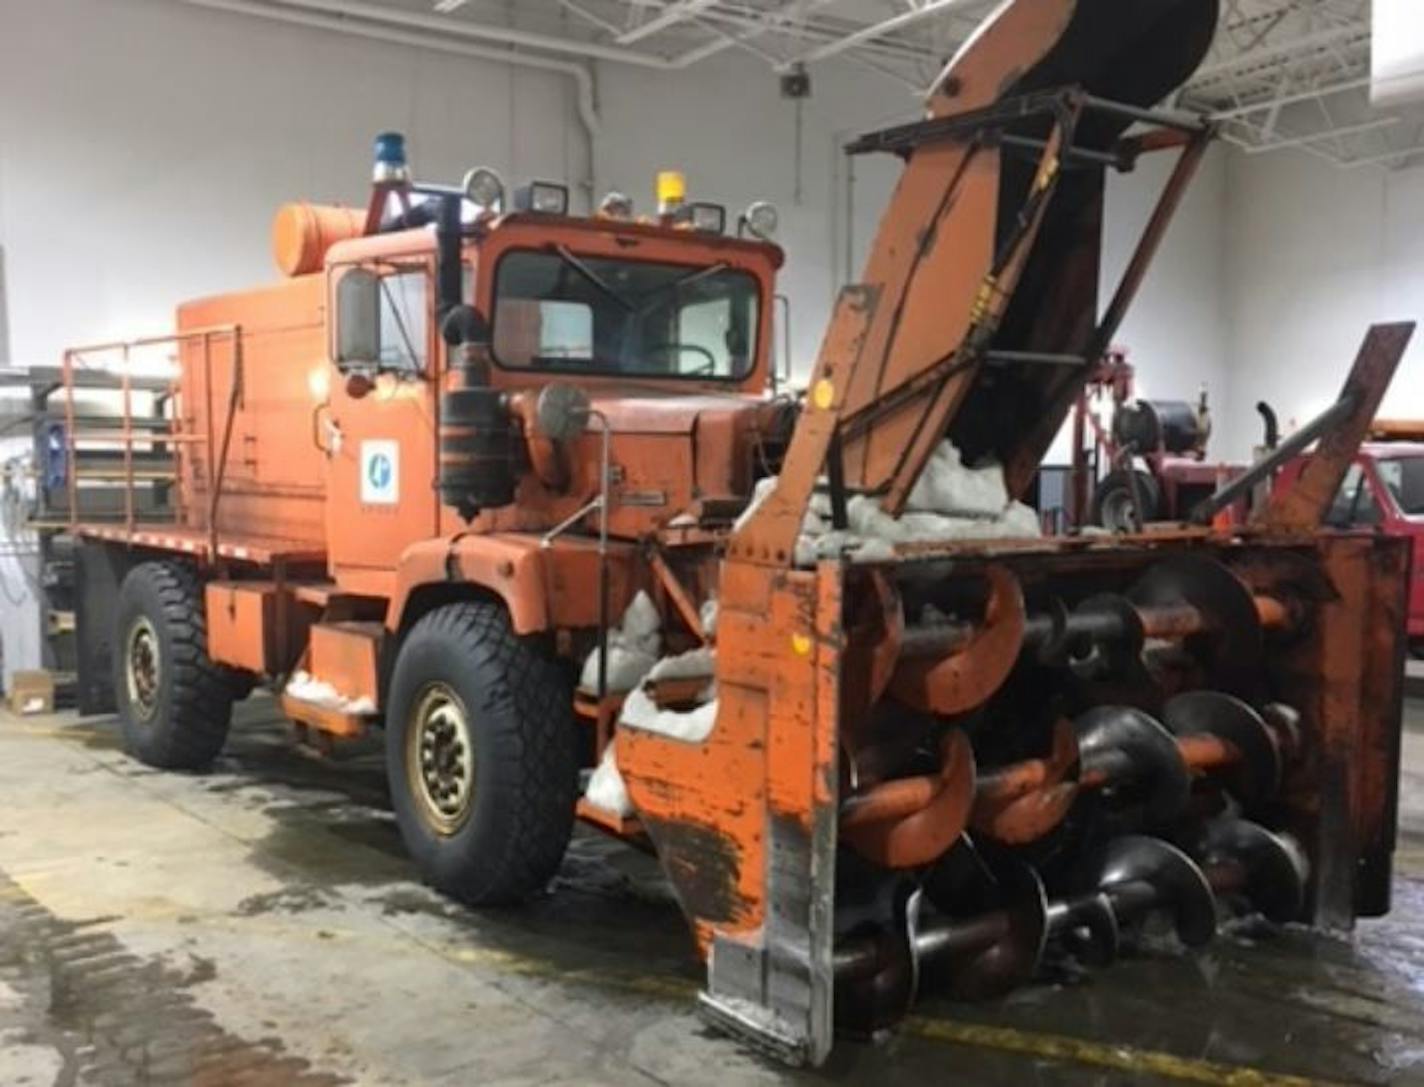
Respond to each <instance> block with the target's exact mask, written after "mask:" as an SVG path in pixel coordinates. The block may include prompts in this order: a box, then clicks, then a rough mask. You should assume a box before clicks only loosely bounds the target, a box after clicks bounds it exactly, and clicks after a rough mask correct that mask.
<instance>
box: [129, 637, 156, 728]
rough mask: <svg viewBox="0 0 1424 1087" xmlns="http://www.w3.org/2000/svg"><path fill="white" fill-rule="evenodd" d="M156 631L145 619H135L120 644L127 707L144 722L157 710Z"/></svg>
mask: <svg viewBox="0 0 1424 1087" xmlns="http://www.w3.org/2000/svg"><path fill="white" fill-rule="evenodd" d="M162 669H163V665H162V655H161V653H160V651H159V643H158V631H156V630H154V628H153V623H152V622H151V621H150V620H149V619H148V617H147V616H143V615H141V616H139V617H138V618H137V619H135V620H134V623H133V626H131V627H130V628H129V636H128V639H127V641H126V643H125V645H124V680H125V684H126V686H127V687H128V696H129V705H130V706H132V707H133V708H134V709H135V710H137V711H138V716H139V717H141V718H143V719H145V720H147V719H148V718H150V717H152V716H153V712H154V710H155V709H156V708H157V707H158V689H159V685H160V683H161V682H162V679H163V671H162Z"/></svg>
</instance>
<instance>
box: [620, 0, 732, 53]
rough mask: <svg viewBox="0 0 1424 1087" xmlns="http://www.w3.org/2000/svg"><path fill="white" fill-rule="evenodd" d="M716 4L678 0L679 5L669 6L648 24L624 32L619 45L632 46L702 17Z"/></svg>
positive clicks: (706, 1)
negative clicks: (699, 16)
mask: <svg viewBox="0 0 1424 1087" xmlns="http://www.w3.org/2000/svg"><path fill="white" fill-rule="evenodd" d="M716 2H717V0H678V2H677V3H673V4H669V5H668V6H667V7H665V8H663V10H662V11H661V12H659V13H658V14H657V15H654V16H653V17H652V18H651V19H649V20H647V21H646V22H644V23H640V24H639V25H638V26H635V27H633V29H631V30H626V31H624V32H623V33H622V34H620V35H619V36H618V44H619V45H632V44H633V43H634V42H639V41H642V40H643V39H644V38H647V37H651V36H652V35H654V34H656V33H658V32H659V31H661V30H666V29H668V27H671V26H676V25H677V24H678V23H681V22H684V21H685V20H687V19H691V18H693V17H695V16H697V15H700V14H701V13H702V12H704V11H706V10H707V9H708V8H710V7H711V6H712V5H713V4H714V3H716Z"/></svg>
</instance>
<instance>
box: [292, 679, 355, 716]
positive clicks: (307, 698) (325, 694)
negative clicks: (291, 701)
mask: <svg viewBox="0 0 1424 1087" xmlns="http://www.w3.org/2000/svg"><path fill="white" fill-rule="evenodd" d="M283 693H284V694H289V695H291V696H292V697H293V698H297V699H300V700H301V701H303V702H311V703H314V704H315V705H318V706H326V707H328V708H331V709H338V708H340V706H341V704H342V703H343V702H344V701H345V699H344V698H342V697H341V694H340V693H339V692H338V691H337V689H336V688H335V687H333V686H332V685H331V684H330V683H327V682H326V680H324V679H317V678H316V677H315V676H313V675H311V674H310V673H308V672H302V671H297V672H294V673H292V678H291V679H290V680H289V681H288V682H287V686H286V688H285V689H284V690H283Z"/></svg>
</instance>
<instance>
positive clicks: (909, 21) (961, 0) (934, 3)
mask: <svg viewBox="0 0 1424 1087" xmlns="http://www.w3.org/2000/svg"><path fill="white" fill-rule="evenodd" d="M980 2H981V0H926V3H925V4H923V5H922V6H920V7H917V8H915V9H913V10H911V11H905V12H901V13H900V14H899V15H892V16H891V17H890V18H888V19H882V20H881V21H880V22H878V23H872V24H870V25H869V26H865V27H862V28H861V29H859V30H857V31H855V32H854V33H851V34H847V35H846V36H845V37H843V38H837V39H836V40H834V41H830V42H827V43H826V44H825V45H822V46H818V47H817V48H815V49H812V50H811V51H810V52H809V53H804V54H802V55H801V56H800V57H799V58H797V59H798V60H801V61H802V62H804V63H808V64H809V63H811V62H812V61H817V60H825V59H826V58H828V57H833V56H836V55H837V54H838V53H844V52H845V51H846V50H847V49H854V48H855V47H856V46H858V45H862V44H864V43H866V42H869V41H872V40H874V39H875V38H880V37H883V36H885V35H886V34H891V33H894V32H895V31H897V30H903V29H904V28H905V27H907V26H911V25H913V24H914V23H918V22H920V21H921V20H922V19H927V18H929V17H930V16H932V15H941V14H947V13H949V12H950V11H952V10H953V9H955V8H964V7H969V6H970V5H971V4H976V3H980Z"/></svg>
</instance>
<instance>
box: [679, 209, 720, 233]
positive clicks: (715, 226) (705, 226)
mask: <svg viewBox="0 0 1424 1087" xmlns="http://www.w3.org/2000/svg"><path fill="white" fill-rule="evenodd" d="M687 219H688V222H690V223H691V224H692V229H693V230H700V231H702V232H704V233H706V234H721V233H722V232H723V231H724V230H726V229H727V209H726V208H724V207H723V206H722V205H721V204H701V203H698V204H689V205H688V208H687Z"/></svg>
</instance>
